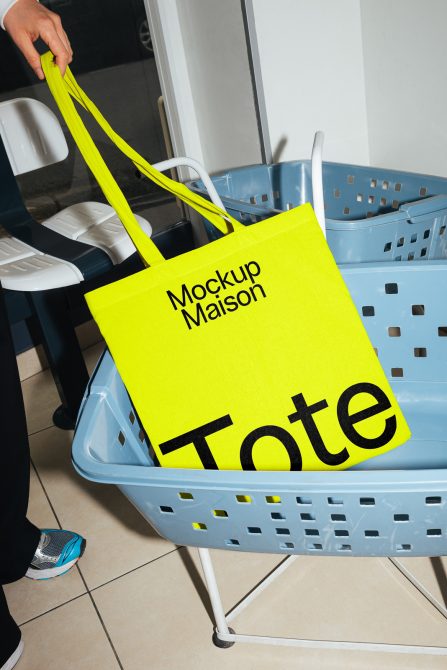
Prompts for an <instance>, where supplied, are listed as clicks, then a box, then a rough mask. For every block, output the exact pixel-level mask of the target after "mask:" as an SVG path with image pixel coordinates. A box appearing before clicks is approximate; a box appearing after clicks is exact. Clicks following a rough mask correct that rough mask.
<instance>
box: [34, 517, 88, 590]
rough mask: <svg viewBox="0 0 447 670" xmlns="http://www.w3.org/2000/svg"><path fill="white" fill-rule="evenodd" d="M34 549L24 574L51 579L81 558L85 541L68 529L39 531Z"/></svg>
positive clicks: (68, 568) (61, 573)
mask: <svg viewBox="0 0 447 670" xmlns="http://www.w3.org/2000/svg"><path fill="white" fill-rule="evenodd" d="M41 533H42V534H41V536H40V542H39V546H38V547H37V549H36V553H35V554H34V557H33V560H32V561H31V565H30V566H29V568H28V570H27V572H26V576H27V577H30V579H51V577H57V576H58V575H63V574H64V572H67V571H68V570H70V568H71V567H73V565H74V564H75V563H76V562H77V561H78V560H79V559H80V558H81V556H82V554H83V553H84V549H85V545H86V541H85V540H84V538H83V537H81V536H80V535H78V534H77V533H73V532H72V531H70V530H52V529H47V528H44V529H43V530H42V531H41Z"/></svg>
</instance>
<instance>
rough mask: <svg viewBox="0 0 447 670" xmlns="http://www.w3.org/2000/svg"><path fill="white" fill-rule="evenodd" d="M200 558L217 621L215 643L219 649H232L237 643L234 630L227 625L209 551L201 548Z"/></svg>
mask: <svg viewBox="0 0 447 670" xmlns="http://www.w3.org/2000/svg"><path fill="white" fill-rule="evenodd" d="M199 556H200V562H201V563H202V568H203V574H204V575H205V581H206V587H207V589H208V595H209V597H210V601H211V607H212V608H213V613H214V618H215V620H216V630H215V633H214V635H213V642H214V644H215V645H216V646H217V647H222V648H226V647H232V646H233V644H234V642H235V640H234V630H233V629H232V628H229V627H228V624H227V620H226V617H225V612H224V609H223V605H222V599H221V597H220V592H219V587H218V586H217V580H216V575H215V573H214V567H213V563H212V561H211V556H210V552H209V549H204V548H201V547H200V548H199Z"/></svg>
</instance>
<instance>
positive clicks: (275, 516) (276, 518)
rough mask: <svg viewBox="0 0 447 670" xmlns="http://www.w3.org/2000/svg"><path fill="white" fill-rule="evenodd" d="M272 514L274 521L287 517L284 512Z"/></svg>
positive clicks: (283, 519)
mask: <svg viewBox="0 0 447 670" xmlns="http://www.w3.org/2000/svg"><path fill="white" fill-rule="evenodd" d="M270 516H271V517H272V519H273V521H285V520H286V517H285V516H284V514H281V512H272V513H271V514H270Z"/></svg>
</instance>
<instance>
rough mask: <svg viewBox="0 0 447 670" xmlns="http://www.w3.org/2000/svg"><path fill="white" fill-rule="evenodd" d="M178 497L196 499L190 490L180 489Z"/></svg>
mask: <svg viewBox="0 0 447 670" xmlns="http://www.w3.org/2000/svg"><path fill="white" fill-rule="evenodd" d="M178 497H179V498H180V500H194V496H193V494H192V493H189V492H188V491H179V494H178Z"/></svg>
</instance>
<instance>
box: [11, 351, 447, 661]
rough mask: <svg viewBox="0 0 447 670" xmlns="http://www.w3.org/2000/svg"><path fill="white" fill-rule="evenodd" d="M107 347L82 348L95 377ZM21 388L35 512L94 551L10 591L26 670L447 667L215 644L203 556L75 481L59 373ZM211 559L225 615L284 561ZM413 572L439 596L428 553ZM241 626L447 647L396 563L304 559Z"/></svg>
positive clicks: (439, 625)
mask: <svg viewBox="0 0 447 670" xmlns="http://www.w3.org/2000/svg"><path fill="white" fill-rule="evenodd" d="M101 350H102V346H101V345H96V346H94V347H92V348H90V349H88V350H87V351H86V359H87V363H88V365H89V367H90V369H91V368H92V366H93V365H94V363H95V362H96V359H97V357H98V355H99V353H100V352H101ZM22 386H23V393H24V397H25V403H26V410H27V416H28V424H29V433H30V444H31V454H32V472H31V495H30V509H29V516H30V518H31V519H32V521H33V522H34V523H36V524H37V525H39V526H47V527H48V526H49V527H51V526H53V527H58V526H61V527H67V528H73V529H75V530H77V531H79V532H81V533H82V534H83V535H85V537H86V538H87V540H88V546H87V551H86V553H85V556H84V557H83V559H82V561H81V562H80V563H79V565H78V567H76V568H74V569H73V570H72V571H71V572H70V573H68V574H67V575H64V576H62V577H59V578H57V579H55V580H49V581H44V582H41V583H39V582H32V581H30V580H26V579H23V580H21V581H19V582H17V583H15V584H11V585H9V586H8V587H7V588H6V594H7V598H8V601H9V603H10V608H11V611H12V612H13V614H14V616H15V618H16V620H17V622H18V623H19V624H20V626H21V628H22V632H23V637H24V641H25V652H24V655H23V657H22V659H21V660H20V662H19V665H18V666H17V668H18V670H53V669H56V668H57V669H59V668H61V667H63V668H64V670H72V669H73V670H78V669H79V670H81V669H85V670H114V669H115V668H117V669H118V668H121V669H124V670H143V669H144V670H159V669H160V670H162V669H163V670H165V669H166V670H174V669H176V670H177V669H181V670H202V669H203V670H208V669H209V668H213V670H224V669H227V668H228V669H230V670H234V669H237V670H238V669H239V668H241V669H243V670H267V669H268V670H272V668H281V669H288V668H306V670H312V669H317V668H318V669H319V670H325V669H326V668H328V669H331V670H338V669H339V670H342V669H343V670H345V669H351V668H352V669H354V668H355V669H361V670H379V669H380V670H384V669H388V668H389V669H390V670H391V669H393V670H394V669H395V670H403V669H404V668H405V669H419V670H422V669H424V670H426V669H429V670H432V669H433V670H437V669H438V668H445V669H446V670H447V657H436V656H420V655H417V654H413V655H411V656H403V655H400V654H388V655H385V654H383V653H376V654H374V653H370V652H359V651H355V652H347V651H343V652H341V651H328V650H325V651H321V650H320V651H318V650H302V649H297V648H285V647H276V648H275V647H271V646H263V645H246V644H236V645H235V646H233V647H232V648H231V649H227V650H221V649H217V648H216V647H214V646H213V644H212V642H211V633H212V620H211V616H210V612H209V605H208V603H207V600H206V596H205V591H204V586H203V577H202V573H201V570H200V566H199V563H198V557H197V552H196V551H195V550H193V549H191V550H188V549H185V548H178V547H175V546H174V545H172V544H171V543H170V542H167V541H165V540H163V539H161V538H160V537H158V536H157V535H156V534H155V532H154V531H153V530H152V529H151V528H150V526H149V525H148V524H147V523H146V522H145V521H144V520H143V519H142V517H140V515H139V513H138V512H137V511H136V510H135V509H134V507H133V506H132V505H131V504H130V503H129V502H128V501H127V500H126V499H125V498H124V497H123V496H122V495H121V493H120V492H119V491H118V490H117V489H116V488H114V487H112V486H105V485H95V484H92V483H89V482H86V481H84V480H82V479H81V478H80V477H78V476H77V474H76V473H75V472H74V470H73V468H72V466H71V462H70V441H71V438H72V434H71V433H70V432H63V431H60V430H58V429H56V428H55V427H54V426H52V422H51V414H52V410H53V409H54V408H55V406H56V404H57V395H56V391H55V389H54V386H53V382H52V380H51V377H50V375H49V374H48V373H47V372H41V373H39V374H36V375H34V376H33V377H31V378H29V379H26V380H25V381H23V383H22ZM212 555H213V558H214V559H215V563H216V572H217V576H218V580H219V583H220V585H221V586H222V587H224V589H223V590H224V605H225V607H227V608H230V607H231V605H232V604H234V603H235V602H237V600H238V599H239V598H240V597H241V596H242V595H243V594H244V593H245V592H246V591H247V590H248V589H249V588H250V587H252V586H253V585H254V584H255V583H256V581H257V580H259V579H260V578H261V577H262V576H263V575H264V574H266V573H267V572H268V571H269V570H271V569H272V567H274V566H275V565H276V564H277V563H278V561H279V558H278V557H275V556H266V555H260V554H238V553H236V552H223V551H213V552H212ZM406 565H407V567H410V568H411V569H412V570H413V571H414V572H415V573H417V576H418V578H419V579H420V580H421V581H422V582H423V583H424V584H425V585H426V587H427V588H428V589H430V590H431V592H432V593H433V595H434V596H436V597H437V598H438V599H440V600H442V593H441V591H440V589H439V587H438V586H437V582H436V580H435V577H434V566H433V564H432V563H431V562H430V561H429V559H407V562H406ZM441 567H442V566H441ZM443 567H444V568H445V569H447V563H446V564H444V566H443ZM438 568H439V565H438ZM232 625H233V626H234V628H235V629H236V630H237V631H238V632H243V633H259V634H271V635H286V636H287V635H288V636H291V637H292V636H298V635H301V636H302V637H304V638H318V637H320V638H323V639H324V638H327V639H340V640H363V641H365V640H366V641H382V642H385V641H386V642H394V643H401V644H421V645H443V644H445V645H447V621H445V619H444V618H443V617H442V616H441V615H440V614H439V613H438V612H437V611H436V610H435V609H433V608H432V607H431V606H430V605H429V604H428V603H427V601H426V600H425V599H424V598H422V597H421V596H420V595H419V594H417V593H416V592H414V591H413V590H412V588H411V587H410V586H409V585H408V583H407V582H406V581H405V580H404V579H403V578H402V577H401V575H400V574H398V573H397V572H396V571H395V569H394V568H393V567H392V566H391V564H390V563H389V562H388V561H387V560H386V559H370V558H327V557H311V558H307V557H300V558H299V559H298V560H297V561H296V563H295V564H294V565H293V566H292V567H291V568H289V570H288V571H287V572H286V573H285V574H284V575H283V576H281V577H280V578H279V579H278V581H277V583H276V584H275V585H273V586H272V587H271V588H270V590H267V591H265V592H264V593H263V594H262V595H261V596H260V597H259V599H258V600H257V601H256V603H254V604H253V605H251V606H250V607H249V608H248V609H247V610H246V611H245V612H243V613H242V614H241V615H240V616H239V617H238V618H237V619H236V620H235V622H234V624H232Z"/></svg>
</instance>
